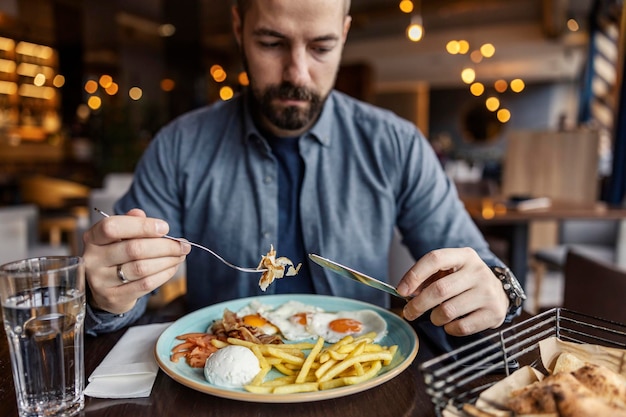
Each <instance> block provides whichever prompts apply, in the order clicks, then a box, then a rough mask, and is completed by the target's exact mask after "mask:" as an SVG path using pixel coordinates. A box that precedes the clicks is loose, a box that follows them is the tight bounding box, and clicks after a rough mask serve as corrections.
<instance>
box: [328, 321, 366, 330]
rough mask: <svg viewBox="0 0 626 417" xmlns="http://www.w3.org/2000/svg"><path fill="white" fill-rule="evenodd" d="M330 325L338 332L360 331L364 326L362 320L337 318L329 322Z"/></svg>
mask: <svg viewBox="0 0 626 417" xmlns="http://www.w3.org/2000/svg"><path fill="white" fill-rule="evenodd" d="M328 327H330V329H331V330H332V331H334V332H337V333H358V332H360V331H361V328H363V325H362V324H361V322H360V321H358V320H354V319H337V320H333V321H331V322H330V323H329V324H328Z"/></svg>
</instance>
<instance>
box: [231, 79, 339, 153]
mask: <svg viewBox="0 0 626 417" xmlns="http://www.w3.org/2000/svg"><path fill="white" fill-rule="evenodd" d="M246 94H250V93H245V94H242V95H241V101H242V106H243V109H244V110H243V129H244V141H249V140H254V139H258V138H263V135H262V134H261V132H260V131H259V129H258V128H257V126H256V124H255V123H254V120H253V119H252V114H251V112H250V102H249V101H248V100H247V97H246ZM335 107H336V104H335V93H334V91H331V92H330V94H329V95H328V98H327V99H326V102H325V103H324V108H323V109H322V113H321V114H320V117H319V119H318V120H317V123H315V124H314V125H313V127H312V128H311V129H310V130H309V131H308V132H307V133H305V134H304V135H303V136H304V137H308V136H310V137H312V138H315V139H316V140H317V141H319V142H320V143H321V144H322V145H324V146H329V145H330V140H331V137H332V127H333V119H334V114H335Z"/></svg>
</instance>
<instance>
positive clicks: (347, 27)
mask: <svg viewBox="0 0 626 417" xmlns="http://www.w3.org/2000/svg"><path fill="white" fill-rule="evenodd" d="M351 24H352V16H350V15H348V16H346V18H345V19H344V21H343V42H344V43H346V39H348V32H349V31H350V26H351Z"/></svg>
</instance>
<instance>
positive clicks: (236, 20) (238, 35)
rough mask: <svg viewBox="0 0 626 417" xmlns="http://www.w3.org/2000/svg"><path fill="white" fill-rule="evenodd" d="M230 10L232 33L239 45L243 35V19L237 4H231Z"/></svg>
mask: <svg viewBox="0 0 626 417" xmlns="http://www.w3.org/2000/svg"><path fill="white" fill-rule="evenodd" d="M230 10H231V18H232V24H233V34H234V35H235V39H236V40H237V43H238V44H239V46H241V43H242V37H243V19H242V17H241V15H240V13H239V8H238V7H237V6H233V7H232V8H231V9H230Z"/></svg>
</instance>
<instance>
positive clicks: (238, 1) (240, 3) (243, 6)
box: [233, 0, 350, 18]
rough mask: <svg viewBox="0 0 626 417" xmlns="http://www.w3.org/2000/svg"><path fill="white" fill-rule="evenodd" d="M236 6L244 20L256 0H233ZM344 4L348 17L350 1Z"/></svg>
mask: <svg viewBox="0 0 626 417" xmlns="http://www.w3.org/2000/svg"><path fill="white" fill-rule="evenodd" d="M233 1H234V3H235V6H237V8H238V9H239V14H240V15H241V17H242V18H243V16H245V14H246V12H247V11H248V9H249V8H250V4H251V3H252V2H253V1H255V0H233ZM343 2H344V14H345V15H346V16H347V15H348V14H349V13H350V0H343Z"/></svg>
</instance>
